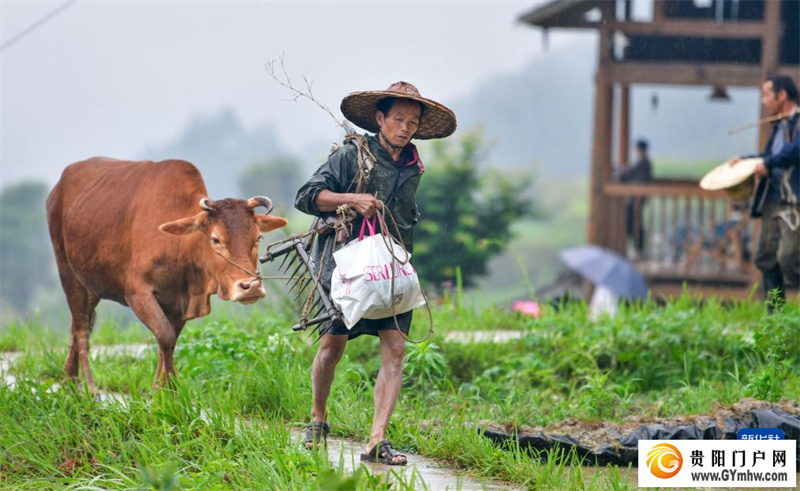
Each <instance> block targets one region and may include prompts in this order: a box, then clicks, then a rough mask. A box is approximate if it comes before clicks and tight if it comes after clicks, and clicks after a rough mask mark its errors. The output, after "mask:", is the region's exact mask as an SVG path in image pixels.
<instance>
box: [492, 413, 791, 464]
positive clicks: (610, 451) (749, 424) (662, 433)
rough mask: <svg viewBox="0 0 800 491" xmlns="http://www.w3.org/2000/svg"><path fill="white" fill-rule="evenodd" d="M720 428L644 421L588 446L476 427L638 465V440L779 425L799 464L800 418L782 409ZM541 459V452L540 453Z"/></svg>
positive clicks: (730, 433) (529, 445) (710, 436)
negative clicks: (603, 442)
mask: <svg viewBox="0 0 800 491" xmlns="http://www.w3.org/2000/svg"><path fill="white" fill-rule="evenodd" d="M723 424H724V428H720V427H718V426H717V422H716V421H715V420H713V419H712V420H711V421H710V422H709V423H708V425H705V426H698V425H680V426H666V425H664V424H660V423H656V424H648V425H642V426H640V427H638V428H636V429H635V430H634V431H633V432H632V433H630V434H629V435H627V436H625V437H624V438H623V437H622V435H620V434H619V432H617V431H615V430H613V429H609V432H611V433H612V437H613V438H612V440H614V442H613V443H612V444H611V445H603V446H600V447H596V448H588V447H587V446H584V445H582V444H581V442H580V441H579V440H577V439H575V438H572V437H570V436H569V435H556V434H552V435H551V434H545V433H542V432H536V433H532V434H522V433H506V432H504V431H502V430H501V429H497V428H495V427H494V426H491V427H479V428H478V431H479V433H480V434H482V435H484V436H485V437H487V438H489V439H491V440H492V441H493V442H495V443H497V444H500V445H504V444H506V443H509V442H511V443H513V442H515V441H516V442H519V446H520V448H522V449H524V450H536V451H539V452H541V451H543V450H550V449H555V448H560V449H563V450H564V452H563V456H565V457H567V456H569V455H570V453H571V452H572V451H573V450H574V451H575V453H576V454H577V456H578V457H579V458H581V459H584V461H585V463H586V464H594V465H601V466H604V465H609V464H611V465H618V466H627V465H628V464H632V465H633V467H637V466H638V455H639V454H638V444H639V440H721V439H723V438H724V439H726V440H735V439H736V434H737V432H738V431H739V430H740V429H742V428H779V429H781V430H783V433H784V436H785V438H786V439H787V440H795V441H796V442H798V451H797V462H798V465H800V417H798V416H795V415H793V414H790V413H787V412H786V411H784V410H782V409H755V410H753V411H752V412H751V413H750V414H747V415H743V416H742V417H728V418H725V419H724V420H723ZM551 455H554V454H551ZM541 457H542V458H545V454H542V455H541Z"/></svg>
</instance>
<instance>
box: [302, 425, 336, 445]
mask: <svg viewBox="0 0 800 491" xmlns="http://www.w3.org/2000/svg"><path fill="white" fill-rule="evenodd" d="M330 431H331V427H330V425H329V424H328V423H325V422H323V421H315V422H312V423H308V426H306V432H305V435H303V443H304V444H305V445H306V448H307V449H309V450H313V449H314V448H319V445H320V443H322V445H323V447H324V448H328V433H329V432H330Z"/></svg>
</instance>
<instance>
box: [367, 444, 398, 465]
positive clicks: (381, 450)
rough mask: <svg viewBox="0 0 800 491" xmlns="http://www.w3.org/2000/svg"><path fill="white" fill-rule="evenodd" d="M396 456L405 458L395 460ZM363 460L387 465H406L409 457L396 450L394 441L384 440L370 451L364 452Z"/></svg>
mask: <svg viewBox="0 0 800 491" xmlns="http://www.w3.org/2000/svg"><path fill="white" fill-rule="evenodd" d="M396 457H402V458H403V460H395V458H396ZM361 461H362V462H378V463H381V464H386V465H406V464H408V457H406V456H405V455H403V454H401V453H398V452H396V451H395V450H394V449H393V448H392V442H390V441H389V440H383V441H381V442H380V443H378V444H377V445H375V446H374V447H373V448H372V450H370V451H369V452H367V453H362V454H361Z"/></svg>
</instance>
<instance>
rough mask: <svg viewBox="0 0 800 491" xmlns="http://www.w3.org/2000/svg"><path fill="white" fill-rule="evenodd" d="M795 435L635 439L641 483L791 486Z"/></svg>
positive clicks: (688, 485)
mask: <svg viewBox="0 0 800 491" xmlns="http://www.w3.org/2000/svg"><path fill="white" fill-rule="evenodd" d="M796 452H797V442H796V441H795V440H639V487H640V488H653V487H661V488H665V487H670V488H680V487H702V488H722V487H725V488H746V487H770V488H795V487H796V486H797V482H796V481H797V475H796V472H797V462H796V460H795V458H796Z"/></svg>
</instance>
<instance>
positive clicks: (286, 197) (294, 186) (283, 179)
mask: <svg viewBox="0 0 800 491" xmlns="http://www.w3.org/2000/svg"><path fill="white" fill-rule="evenodd" d="M302 184H303V164H302V163H301V162H300V161H299V160H298V159H296V158H295V157H290V156H285V155H284V156H280V157H275V158H271V159H268V160H264V161H259V162H255V163H253V164H251V165H249V166H248V167H246V168H245V169H244V170H243V171H242V173H241V175H240V176H239V189H240V190H241V191H242V196H243V197H244V198H245V199H246V198H249V197H251V196H268V197H269V198H270V199H271V200H272V202H273V203H274V204H275V208H276V209H280V208H283V209H285V210H289V209H292V208H293V207H294V197H295V194H296V193H297V190H298V189H299V188H300V186H301V185H302Z"/></svg>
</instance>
